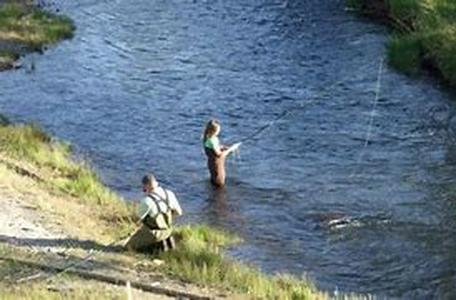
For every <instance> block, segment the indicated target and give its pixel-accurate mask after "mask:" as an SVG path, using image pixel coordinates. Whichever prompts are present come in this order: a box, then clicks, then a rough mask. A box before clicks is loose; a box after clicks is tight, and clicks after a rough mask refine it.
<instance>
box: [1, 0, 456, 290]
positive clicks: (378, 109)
mask: <svg viewBox="0 0 456 300" xmlns="http://www.w3.org/2000/svg"><path fill="white" fill-rule="evenodd" d="M57 6H58V7H59V8H60V9H61V10H62V11H63V12H64V13H66V14H68V15H69V16H70V17H72V18H73V19H74V20H75V23H76V25H77V28H78V30H77V33H76V36H75V38H74V39H73V40H71V41H67V42H64V43H62V44H60V45H59V46H58V47H55V48H52V49H50V50H48V51H47V52H46V53H45V54H44V55H30V56H28V57H26V58H25V59H24V67H23V68H22V69H21V70H18V71H13V72H6V73H2V74H0V111H2V112H3V113H5V114H7V115H9V116H11V117H12V118H13V119H14V120H18V121H21V120H23V121H30V120H33V121H36V122H39V123H40V124H42V125H43V126H44V127H45V128H46V129H47V130H48V131H50V132H51V133H52V134H55V135H56V136H58V137H59V138H62V139H65V140H68V141H70V142H71V143H72V144H73V145H75V147H76V149H78V151H79V152H80V153H81V154H82V155H84V157H86V158H87V159H88V160H90V161H91V162H92V163H93V164H94V165H95V167H96V168H97V169H98V171H99V172H100V173H101V175H102V178H103V179H104V181H105V182H106V183H107V184H108V185H109V186H111V187H113V188H114V189H115V190H117V191H118V192H120V193H121V194H122V195H124V196H125V197H126V198H128V199H138V198H139V197H140V179H141V176H142V175H143V174H144V173H145V172H147V171H151V170H152V171H154V173H155V174H156V175H157V176H158V178H159V179H160V180H161V181H162V182H163V184H164V185H166V186H169V187H171V188H172V189H173V190H175V191H176V193H177V194H178V196H179V199H180V200H181V203H182V205H183V207H184V208H185V210H186V212H187V216H186V218H185V220H184V221H185V222H206V223H210V224H215V225H218V226H222V227H224V228H227V229H229V230H232V231H234V232H236V233H238V234H240V235H241V236H242V237H243V238H244V239H245V243H244V244H243V245H241V246H240V247H237V248H235V249H233V250H232V251H231V252H230V253H231V255H233V256H235V257H239V258H240V259H242V260H244V261H248V262H253V263H255V264H256V265H258V266H259V267H261V268H262V269H263V270H265V271H267V272H271V273H274V272H292V273H295V274H298V275H299V274H303V273H305V274H307V275H308V276H310V277H311V278H313V279H314V280H315V281H316V283H317V285H318V286H319V287H320V288H322V289H326V290H329V291H334V290H336V289H337V290H342V291H353V292H369V293H373V294H376V295H379V296H388V297H398V298H409V299H412V298H413V299H419V298H430V297H442V298H443V297H451V296H452V295H454V294H456V274H455V270H456V252H455V251H454V249H455V247H456V234H455V233H456V204H455V203H456V202H455V199H454V198H455V195H456V188H455V187H456V184H455V182H454V181H455V174H456V155H455V154H454V153H455V148H456V147H454V142H455V138H454V134H453V130H452V128H454V127H455V126H452V125H454V124H456V123H455V122H453V121H454V119H453V118H452V117H453V115H454V113H455V109H454V104H453V102H452V99H451V96H450V95H449V94H448V93H446V92H444V91H442V89H441V88H439V87H438V86H437V85H436V83H435V82H432V81H431V80H428V79H426V78H424V79H423V78H414V79H413V78H407V77H405V76H403V75H400V74H397V73H396V72H394V71H393V70H390V69H388V68H386V69H385V71H384V72H383V76H382V89H381V97H380V99H379V100H378V102H377V103H374V96H375V84H376V80H377V69H378V65H379V62H380V60H381V58H382V57H383V56H384V53H385V43H386V40H387V35H388V33H387V29H386V28H384V27H382V26H379V25H377V24H373V23H369V22H367V21H363V20H360V19H359V18H357V17H356V16H354V15H352V14H350V13H348V12H346V11H345V10H344V1H336V0H318V1H317V0H301V1H298V0H290V1H278V0H261V1H260V0H252V1H236V0H224V1H217V0H212V1H209V0H205V1H203V0H192V1H187V0H182V1H169V0H157V1H146V0H129V1H126V0H123V1H122V0H112V1H95V0H81V1H60V2H58V3H57ZM296 107H299V109H296ZM374 108H375V109H374ZM288 109H292V110H293V113H292V114H289V115H287V116H286V117H284V118H282V119H280V120H279V121H277V122H276V123H275V124H274V125H273V126H271V127H269V128H268V129H267V130H266V131H265V132H263V133H262V134H261V135H260V136H257V137H254V138H251V139H248V141H247V142H246V143H244V144H243V145H242V147H241V157H238V158H236V157H233V158H232V159H231V160H230V161H229V162H228V166H227V169H228V177H229V180H228V184H227V186H226V188H225V189H224V190H222V191H218V192H216V191H214V190H212V188H211V187H210V186H209V185H208V180H207V177H208V174H207V170H206V162H205V157H204V155H203V153H202V150H201V142H200V135H201V132H202V130H203V126H204V123H205V122H206V121H207V120H208V119H209V118H211V117H217V118H219V119H220V120H221V122H222V141H225V142H228V143H229V142H235V141H236V140H237V139H239V138H242V137H246V136H248V135H250V134H251V133H252V132H254V131H255V130H257V129H258V128H260V127H261V126H263V125H265V124H267V123H268V122H270V121H271V120H274V119H275V118H277V116H279V115H280V114H282V112H284V111H285V110H288ZM371 120H372V126H371V127H369V126H368V125H369V123H370V121H371ZM368 132H370V134H369V138H368V140H367V143H366V137H367V136H368Z"/></svg>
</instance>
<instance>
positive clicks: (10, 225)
mask: <svg viewBox="0 0 456 300" xmlns="http://www.w3.org/2000/svg"><path fill="white" fill-rule="evenodd" d="M0 201H1V209H0V241H1V242H7V243H10V244H13V245H17V246H26V247H29V248H32V249H34V250H39V251H52V252H58V251H62V250H63V249H64V247H62V246H58V245H57V246H54V247H49V246H47V245H46V244H45V243H43V245H40V244H39V242H38V243H34V244H33V245H31V244H28V243H27V240H37V241H39V240H40V239H43V240H45V239H63V238H66V236H65V234H64V233H63V231H62V229H59V228H56V227H55V226H51V225H50V224H49V223H47V222H46V219H45V217H44V216H43V215H40V214H39V212H38V209H37V208H36V207H35V206H33V205H31V204H30V203H28V202H27V201H25V200H24V199H23V195H20V194H18V193H16V194H15V193H14V192H12V191H11V190H10V189H9V188H8V187H6V186H5V185H3V184H2V182H1V181H0Z"/></svg>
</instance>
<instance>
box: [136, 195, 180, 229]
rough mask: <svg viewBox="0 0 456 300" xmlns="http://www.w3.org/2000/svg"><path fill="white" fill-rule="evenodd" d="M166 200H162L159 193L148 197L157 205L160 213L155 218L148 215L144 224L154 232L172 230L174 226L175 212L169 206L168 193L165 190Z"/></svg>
mask: <svg viewBox="0 0 456 300" xmlns="http://www.w3.org/2000/svg"><path fill="white" fill-rule="evenodd" d="M163 190H164V191H165V194H166V198H162V197H161V196H160V195H158V194H157V193H151V194H149V195H147V197H149V198H150V199H151V200H152V201H153V202H154V203H155V205H157V208H158V213H157V214H156V215H155V216H151V215H148V216H146V217H145V218H144V220H143V223H144V224H145V225H146V226H147V227H149V228H150V229H152V230H163V229H169V228H171V226H172V224H173V212H172V210H171V207H170V206H169V200H168V192H167V191H166V190H165V189H163Z"/></svg>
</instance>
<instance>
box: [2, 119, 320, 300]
mask: <svg viewBox="0 0 456 300" xmlns="http://www.w3.org/2000/svg"><path fill="white" fill-rule="evenodd" d="M3 123H4V125H0V166H1V165H3V167H1V168H0V178H1V179H0V180H2V181H6V180H10V181H11V184H12V185H14V184H15V183H16V184H17V189H21V188H23V189H24V190H25V191H27V192H28V193H30V192H32V191H33V190H36V191H37V193H40V194H41V195H47V194H49V196H44V198H45V200H43V202H41V200H39V199H38V200H35V201H34V203H35V204H36V205H37V209H39V210H40V211H42V212H43V213H44V214H47V213H52V214H53V218H54V219H59V220H61V222H67V223H69V224H68V227H69V230H74V231H73V232H72V233H73V235H76V236H80V237H81V239H82V238H87V237H90V239H91V240H92V241H94V242H95V243H100V244H103V243H104V244H107V243H109V242H111V241H112V240H114V239H117V238H118V237H120V236H122V235H124V234H125V233H126V232H129V231H132V230H133V229H134V228H135V226H136V225H135V224H134V222H135V221H136V219H135V216H134V213H133V211H134V207H133V205H128V204H127V202H125V201H124V200H123V199H121V198H120V197H119V196H118V195H116V194H115V193H113V192H112V191H110V190H109V189H108V188H107V187H105V186H104V185H103V184H102V183H101V182H100V180H99V178H98V176H97V175H96V174H95V173H94V172H93V171H92V170H91V169H90V167H89V166H88V165H87V164H86V163H84V162H75V161H74V160H73V159H72V156H71V150H70V149H71V147H70V146H69V145H67V144H65V143H62V142H60V141H56V140H54V139H53V138H51V137H50V136H48V135H47V134H46V133H45V132H44V131H43V130H41V129H40V128H39V127H37V126H34V125H11V124H8V122H6V121H5V122H3ZM8 172H14V173H15V175H12V174H11V173H8ZM138 176H140V175H138ZM20 177H27V180H28V181H32V182H33V186H31V185H30V184H22V183H20V184H19V183H18V182H20V181H21V179H20ZM8 178H9V179H8ZM59 216H60V217H59ZM71 226H74V227H77V228H76V229H71V228H70V227H71ZM176 234H177V240H178V241H179V243H178V245H179V247H178V249H177V250H175V251H171V252H167V253H163V254H161V255H160V256H159V257H155V258H160V259H161V260H163V261H164V264H163V266H160V267H157V266H154V265H148V264H146V266H141V267H140V268H141V271H149V272H157V271H158V272H161V273H162V274H165V275H166V276H169V277H170V278H175V279H179V280H182V281H184V282H192V283H195V284H198V285H200V286H205V287H210V288H216V289H220V290H226V291H230V292H232V293H236V294H247V295H250V296H252V297H255V298H268V299H316V298H325V297H324V295H323V294H321V293H319V292H318V291H317V290H316V289H315V287H314V286H313V285H312V284H311V283H310V282H309V281H308V280H306V279H300V278H295V277H293V276H289V275H280V276H279V275H278V276H269V275H265V274H263V273H261V272H260V271H258V270H257V269H256V268H254V267H251V266H247V265H244V264H241V263H240V262H237V261H235V260H233V259H230V258H227V257H225V256H224V254H223V252H222V249H223V248H224V247H227V246H230V245H233V244H235V243H238V242H240V241H239V239H238V238H237V237H235V236H232V235H230V234H228V233H226V232H223V231H219V230H216V229H214V228H210V227H208V226H204V225H192V226H182V227H180V228H178V229H177V233H176ZM11 253H14V251H11ZM109 255H110V256H109V260H110V261H112V260H115V261H116V264H120V262H119V261H122V263H125V264H126V265H127V266H128V267H131V268H137V267H138V264H137V262H138V260H144V259H146V260H150V261H151V260H152V259H153V258H154V257H147V256H146V257H144V256H138V255H136V254H128V255H127V258H125V257H123V258H120V257H121V256H124V255H126V254H125V253H120V254H118V255H117V254H109ZM113 256H114V257H113ZM1 272H2V271H1V267H0V273H1ZM3 272H5V271H3ZM36 288H37V289H38V290H39V289H40V288H41V287H40V286H37V287H36Z"/></svg>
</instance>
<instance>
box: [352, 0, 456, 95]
mask: <svg viewBox="0 0 456 300" xmlns="http://www.w3.org/2000/svg"><path fill="white" fill-rule="evenodd" d="M347 1H349V2H348V3H352V2H353V1H354V2H355V3H356V5H357V6H358V7H363V8H364V7H368V6H369V5H368V4H369V3H372V2H371V1H368V0H353V1H352V0H347ZM375 3H377V4H376V6H377V7H378V8H377V10H382V9H385V12H384V13H383V12H382V13H383V14H386V15H387V17H388V19H389V20H390V21H391V24H392V25H393V27H394V29H395V33H394V34H393V37H392V38H391V40H390V43H389V45H388V60H389V62H390V64H391V65H392V66H394V67H395V68H397V69H398V70H400V71H403V72H405V73H407V74H415V73H417V72H418V71H419V70H420V68H421V67H422V66H425V67H427V68H428V69H429V70H431V71H434V72H437V73H438V74H439V75H440V76H442V77H443V79H444V80H445V81H446V82H448V83H449V84H450V85H452V86H453V87H456V1H453V0H379V1H377V2H375ZM371 6H372V5H371ZM366 13H368V14H371V15H374V16H376V14H375V12H370V11H366Z"/></svg>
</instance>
